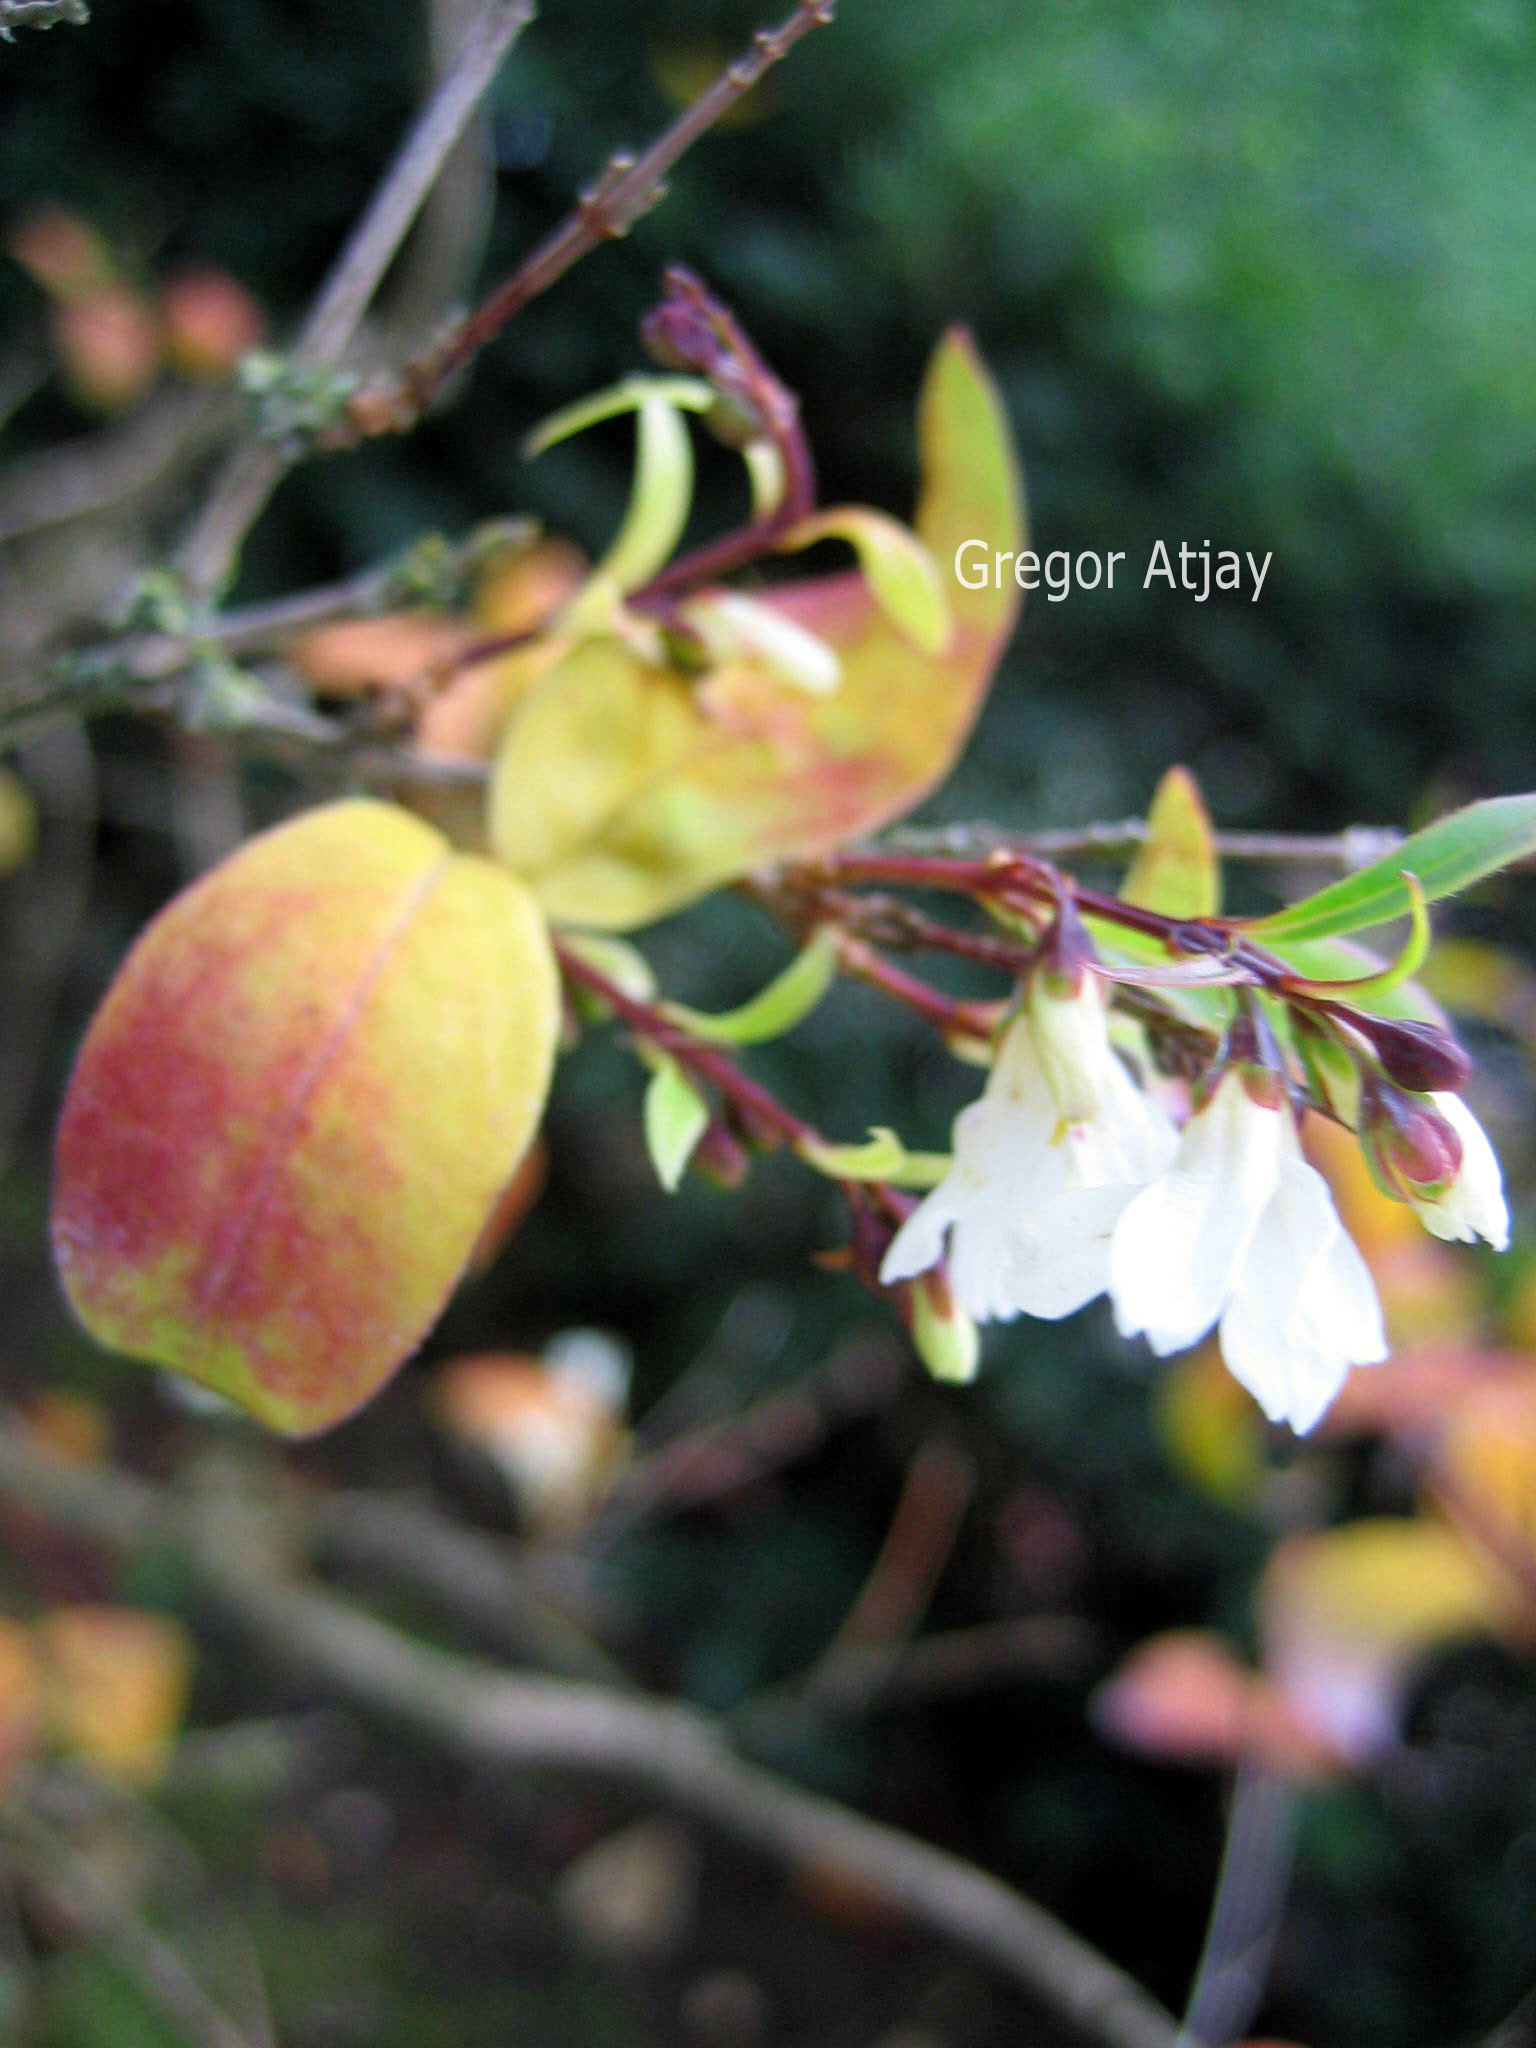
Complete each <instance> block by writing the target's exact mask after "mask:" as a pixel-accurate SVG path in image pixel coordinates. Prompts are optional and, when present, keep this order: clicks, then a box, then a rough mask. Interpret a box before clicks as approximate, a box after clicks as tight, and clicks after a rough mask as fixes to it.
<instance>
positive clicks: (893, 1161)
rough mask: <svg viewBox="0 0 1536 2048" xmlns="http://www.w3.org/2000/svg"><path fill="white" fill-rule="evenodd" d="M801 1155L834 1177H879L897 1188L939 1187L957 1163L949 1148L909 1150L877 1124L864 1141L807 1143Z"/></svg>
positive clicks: (819, 1171)
mask: <svg viewBox="0 0 1536 2048" xmlns="http://www.w3.org/2000/svg"><path fill="white" fill-rule="evenodd" d="M798 1149H799V1152H800V1156H801V1158H803V1159H804V1160H805V1162H806V1164H807V1165H808V1166H814V1167H815V1169H816V1171H817V1172H818V1173H824V1174H826V1175H827V1177H828V1178H829V1179H830V1180H878V1181H884V1182H885V1183H886V1184H887V1185H888V1186H890V1187H896V1188H933V1187H937V1186H938V1184H939V1182H940V1181H941V1180H942V1179H943V1178H944V1176H945V1174H947V1173H948V1172H949V1170H950V1167H951V1166H952V1165H953V1164H954V1162H953V1160H952V1159H951V1158H950V1156H949V1154H948V1153H947V1152H909V1151H908V1150H907V1148H906V1147H905V1145H903V1144H902V1142H901V1140H900V1138H898V1137H897V1135H896V1133H895V1132H894V1131H893V1130H889V1129H888V1128H887V1127H886V1126H885V1125H884V1124H877V1125H876V1126H875V1128H874V1129H873V1130H872V1131H871V1132H870V1134H869V1137H868V1138H867V1139H866V1140H865V1142H864V1143H863V1144H862V1145H815V1144H812V1145H803V1146H801V1147H799V1148H798Z"/></svg>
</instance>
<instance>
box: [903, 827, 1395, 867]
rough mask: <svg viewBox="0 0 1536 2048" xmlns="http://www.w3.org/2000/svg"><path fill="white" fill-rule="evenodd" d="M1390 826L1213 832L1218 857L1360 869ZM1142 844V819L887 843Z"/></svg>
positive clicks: (930, 849) (1122, 849)
mask: <svg viewBox="0 0 1536 2048" xmlns="http://www.w3.org/2000/svg"><path fill="white" fill-rule="evenodd" d="M1402 836H1403V835H1402V834H1401V832H1398V831H1396V830H1395V829H1394V828H1393V827H1392V826H1390V825H1351V826H1349V827H1348V829H1347V830H1346V831H1343V832H1313V833H1309V832H1218V833H1217V834H1216V835H1215V846H1216V851H1217V852H1218V853H1219V854H1220V855H1221V856H1222V858H1223V859H1224V860H1241V861H1257V862H1265V861H1273V862H1276V863H1285V864H1291V863H1302V864H1306V865H1309V866H1321V867H1341V868H1344V869H1346V870H1352V869H1354V868H1363V867H1366V866H1368V865H1369V864H1370V862H1372V861H1373V860H1379V859H1380V858H1381V856H1382V855H1383V854H1384V853H1390V852H1391V851H1392V849H1393V847H1394V846H1397V845H1399V844H1400V843H1401V840H1402ZM1146 842H1147V825H1146V820H1145V819H1144V818H1120V819H1117V820H1116V821H1115V822H1114V823H1112V824H1104V825H1080V826H1068V827H1066V828H1065V829H1063V830H1059V831H1044V832H1014V831H1010V830H1008V829H1006V828H1005V827H1003V826H1000V825H939V826H935V827H932V828H925V829H918V828H916V827H914V828H911V829H909V830H907V831H904V832H893V833H891V834H890V837H889V842H888V843H889V844H890V845H892V846H899V847H900V848H901V849H902V850H903V851H904V852H907V853H936V854H955V855H958V856H960V857H962V858H964V857H965V856H968V855H972V854H987V853H995V852H998V851H999V850H1001V851H1003V852H1017V853H1028V854H1034V855H1036V856H1038V857H1039V858H1040V859H1042V860H1101V859H1102V860H1112V859H1115V858H1116V857H1118V856H1120V855H1123V854H1129V853H1134V852H1135V851H1136V850H1137V848H1138V847H1141V846H1145V844H1146Z"/></svg>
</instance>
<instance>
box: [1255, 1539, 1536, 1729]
mask: <svg viewBox="0 0 1536 2048" xmlns="http://www.w3.org/2000/svg"><path fill="white" fill-rule="evenodd" d="M1519 1612H1520V1610H1519V1602H1518V1599H1517V1597H1516V1595H1515V1593H1514V1591H1513V1589H1512V1588H1511V1586H1510V1585H1509V1583H1508V1582H1507V1580H1506V1579H1505V1578H1504V1577H1503V1576H1502V1575H1501V1574H1500V1573H1498V1572H1497V1571H1496V1570H1495V1569H1494V1568H1493V1567H1492V1566H1490V1565H1489V1564H1487V1563H1486V1562H1485V1561H1484V1560H1483V1558H1482V1557H1481V1556H1480V1555H1479V1554H1478V1553H1477V1552H1476V1551H1475V1550H1474V1549H1473V1548H1472V1546H1471V1545H1470V1544H1468V1543H1467V1542H1466V1541H1465V1540H1464V1539H1463V1538H1462V1537H1461V1536H1460V1535H1459V1534H1458V1533H1457V1532H1456V1531H1455V1530H1454V1529H1450V1528H1447V1527H1446V1526H1445V1524H1444V1523H1442V1522H1435V1521H1429V1520H1427V1519H1414V1518H1412V1517H1408V1516H1402V1517H1391V1516H1383V1517H1380V1518H1376V1519H1372V1520H1366V1521H1359V1522H1350V1523H1347V1524H1345V1525H1344V1526H1343V1527H1342V1528H1338V1529H1326V1530H1320V1531H1317V1532H1315V1533H1308V1534H1302V1535H1296V1536H1290V1537H1287V1538H1286V1540H1285V1541H1284V1542H1283V1543H1282V1544H1281V1545H1280V1547H1279V1548H1278V1549H1277V1550H1276V1552H1275V1554H1274V1556H1273V1557H1272V1558H1271V1559H1270V1562H1269V1564H1268V1566H1267V1567H1266V1568H1265V1572H1264V1576H1263V1579H1262V1581H1261V1584H1260V1588H1259V1617H1260V1627H1261V1633H1262V1636H1263V1641H1264V1668H1265V1670H1266V1672H1267V1673H1268V1675H1269V1677H1270V1678H1271V1680H1272V1681H1273V1682H1274V1684H1275V1685H1276V1686H1277V1687H1278V1688H1279V1690H1280V1692H1281V1693H1282V1694H1283V1695H1284V1697H1285V1698H1286V1699H1287V1700H1288V1701H1289V1703H1290V1705H1291V1707H1292V1708H1293V1710H1294V1711H1295V1712H1296V1713H1298V1714H1299V1715H1301V1716H1302V1717H1303V1719H1304V1720H1305V1721H1306V1722H1308V1723H1309V1724H1310V1725H1311V1726H1312V1727H1314V1728H1316V1729H1318V1730H1319V1731H1321V1732H1324V1733H1326V1734H1327V1735H1328V1736H1329V1737H1330V1738H1331V1739H1332V1741H1333V1742H1334V1743H1335V1744H1336V1745H1337V1747H1338V1749H1339V1750H1340V1751H1341V1752H1342V1753H1343V1754H1344V1755H1345V1756H1347V1757H1349V1758H1350V1759H1351V1760H1352V1761H1357V1762H1363V1761H1365V1760H1367V1759H1369V1758H1370V1757H1371V1756H1373V1755H1375V1754H1376V1753H1377V1752H1378V1751H1380V1750H1382V1749H1385V1748H1388V1747H1390V1745H1391V1743H1392V1742H1393V1741H1395V1740H1396V1738H1397V1734H1398V1723H1399V1717H1400V1714H1401V1708H1402V1697H1403V1690H1404V1686H1405V1684H1406V1681H1407V1679H1408V1676H1409V1674H1410V1672H1411V1671H1412V1669H1413V1667H1414V1665H1415V1663H1417V1662H1418V1660H1419V1659H1420V1658H1422V1657H1423V1656H1425V1655H1426V1654H1427V1653H1428V1652H1429V1651H1431V1650H1434V1649H1437V1648H1440V1647H1442V1646H1444V1645H1446V1644H1450V1643H1454V1642H1459V1641H1463V1640H1466V1639H1470V1638H1474V1637H1477V1636H1504V1635H1506V1634H1508V1633H1509V1631H1510V1629H1511V1628H1512V1627H1515V1626H1517V1625H1518V1621H1519Z"/></svg>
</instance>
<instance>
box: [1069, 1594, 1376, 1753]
mask: <svg viewBox="0 0 1536 2048" xmlns="http://www.w3.org/2000/svg"><path fill="white" fill-rule="evenodd" d="M1091 1712H1092V1715H1093V1719H1094V1723H1095V1725H1096V1726H1097V1727H1098V1729H1099V1730H1100V1732H1101V1733H1102V1734H1104V1735H1106V1736H1108V1737H1109V1738H1110V1739H1111V1740H1112V1741H1114V1742H1116V1743H1118V1744H1119V1745H1120V1746H1121V1747H1122V1748H1125V1749H1132V1750H1136V1751H1139V1752H1140V1753H1141V1754H1142V1755H1144V1756H1155V1757H1160V1758H1162V1759H1163V1760H1164V1761H1165V1762H1168V1763H1181V1764H1193V1765H1217V1766H1222V1767H1231V1766H1233V1765H1236V1764H1239V1763H1242V1762H1245V1761H1246V1762H1253V1763H1262V1764H1264V1765H1265V1766H1266V1767H1267V1768H1269V1769H1270V1770H1273V1771H1275V1772H1276V1773H1278V1774H1279V1775H1281V1776H1284V1777H1293V1778H1316V1777H1319V1776H1322V1775H1325V1774H1326V1773H1327V1772H1328V1771H1330V1770H1332V1769H1336V1768H1337V1766H1338V1757H1337V1755H1336V1753H1335V1752H1334V1750H1333V1748H1332V1746H1331V1744H1330V1743H1329V1742H1328V1740H1327V1738H1326V1737H1325V1736H1324V1735H1322V1734H1320V1733H1319V1732H1318V1731H1316V1730H1314V1729H1313V1728H1311V1727H1309V1726H1308V1724H1307V1723H1306V1722H1305V1721H1304V1720H1303V1719H1301V1717H1300V1716H1299V1715H1297V1714H1296V1712H1295V1711H1294V1710H1293V1708H1292V1707H1291V1706H1290V1705H1289V1703H1288V1702H1287V1701H1286V1700H1285V1699H1283V1698H1282V1697H1281V1696H1280V1694H1279V1693H1277V1692H1276V1691H1275V1690H1274V1688H1273V1687H1272V1686H1270V1685H1269V1684H1268V1683H1267V1682H1266V1680H1264V1679H1263V1678H1261V1677H1260V1676H1259V1675H1258V1674H1257V1673H1255V1672H1252V1671H1250V1670H1248V1668H1247V1667H1246V1665H1244V1664H1241V1663H1239V1661H1238V1659H1237V1658H1236V1657H1235V1656H1234V1655H1233V1654H1232V1651H1231V1650H1230V1649H1229V1648H1228V1647H1227V1645H1226V1643H1224V1642H1223V1641H1222V1639H1221V1637H1220V1636H1217V1635H1212V1634H1209V1633H1208V1632H1206V1631H1205V1630H1203V1629H1179V1630H1174V1631H1171V1632H1170V1633H1168V1634H1166V1635H1160V1636H1152V1637H1150V1638H1149V1639H1148V1640H1147V1641H1146V1642H1144V1643H1140V1644H1138V1645H1137V1647H1136V1648H1135V1649H1134V1650H1133V1651H1132V1652H1131V1654H1130V1655H1129V1656H1128V1657H1127V1658H1126V1660H1125V1662H1124V1663H1123V1664H1122V1665H1121V1666H1120V1667H1119V1669H1118V1670H1117V1671H1115V1672H1114V1673H1112V1675H1111V1676H1110V1677H1109V1678H1107V1679H1106V1680H1105V1681H1104V1683H1103V1684H1102V1685H1101V1686H1100V1687H1099V1688H1098V1690H1097V1691H1096V1692H1095V1694H1094V1696H1093V1701H1092V1707H1091Z"/></svg>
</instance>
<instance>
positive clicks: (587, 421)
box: [523, 377, 715, 462]
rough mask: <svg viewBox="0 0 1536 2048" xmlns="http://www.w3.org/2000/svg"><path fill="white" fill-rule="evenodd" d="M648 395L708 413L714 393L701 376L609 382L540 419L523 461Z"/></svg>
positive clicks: (630, 409) (629, 408) (525, 446)
mask: <svg viewBox="0 0 1536 2048" xmlns="http://www.w3.org/2000/svg"><path fill="white" fill-rule="evenodd" d="M649 398H659V399H662V400H664V401H665V402H666V403H667V404H668V405H672V406H676V407H678V408H679V409H680V410H681V411H683V412H708V411H709V409H710V407H711V406H712V405H713V404H714V402H715V394H714V392H713V391H712V390H711V388H710V386H709V385H708V384H706V383H705V382H704V380H703V378H702V377H627V378H625V380H624V382H623V383H622V384H610V385H609V386H608V388H607V389H606V390H605V391H594V392H593V393H592V395H591V397H590V398H578V399H577V400H576V402H575V404H574V405H567V406H562V407H561V409H560V411H559V412H555V413H551V414H550V416H549V418H548V419H547V420H541V421H540V423H539V424H538V426H536V427H535V428H534V429H533V432H532V433H531V434H529V435H528V437H527V439H526V440H525V441H524V442H523V460H524V461H525V462H532V461H534V460H535V459H536V458H537V457H538V456H540V455H542V454H543V453H544V451H545V450H546V449H547V448H553V447H555V446H557V445H558V443H560V442H561V441H568V440H570V438H571V436H572V435H573V434H584V433H585V432H586V431H587V429H588V427H595V426H599V425H600V424H601V423H602V422H603V421H604V420H612V419H617V418H618V416H619V415H620V413H626V412H638V411H639V410H640V408H641V406H642V405H643V404H644V403H645V401H646V400H647V399H649Z"/></svg>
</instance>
